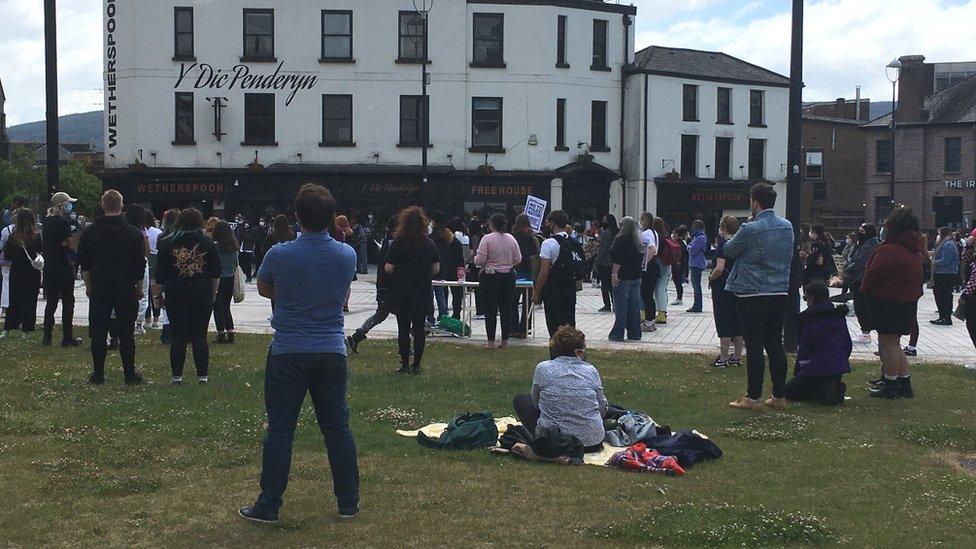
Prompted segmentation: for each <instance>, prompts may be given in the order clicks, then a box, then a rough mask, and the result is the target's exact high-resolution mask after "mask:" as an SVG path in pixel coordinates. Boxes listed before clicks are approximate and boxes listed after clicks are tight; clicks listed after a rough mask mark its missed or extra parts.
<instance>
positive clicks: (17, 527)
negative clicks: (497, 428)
mask: <svg viewBox="0 0 976 549" xmlns="http://www.w3.org/2000/svg"><path fill="white" fill-rule="evenodd" d="M39 337H40V336H39V335H38V336H37V338H36V339H39ZM238 341H239V343H238V344H237V345H236V346H232V347H223V346H220V347H218V346H214V347H213V348H212V349H211V353H212V366H211V380H212V381H211V383H210V385H209V386H202V387H201V386H197V385H195V384H194V383H189V384H187V385H184V386H183V387H175V388H174V387H170V386H169V385H168V380H169V366H168V359H167V358H166V357H167V354H166V347H163V346H161V345H159V344H158V343H156V342H153V341H151V340H150V338H148V337H146V338H143V339H141V340H140V342H139V348H138V357H137V362H138V367H139V369H140V370H141V371H142V373H143V375H144V376H145V377H146V378H147V380H149V381H151V383H150V384H147V385H144V386H141V387H136V388H128V387H124V386H123V385H122V380H121V377H122V375H121V368H120V366H119V363H118V357H117V355H116V354H114V353H112V354H110V356H109V380H108V382H107V384H106V385H105V386H103V387H94V388H93V387H87V386H86V385H85V384H84V379H85V376H86V375H87V372H88V367H89V366H88V365H89V356H88V351H87V348H80V349H70V350H64V349H61V348H59V347H55V348H50V349H42V348H40V347H39V346H37V342H36V341H34V339H32V340H30V341H29V342H27V341H24V340H23V339H20V338H18V337H13V338H11V339H8V340H6V341H2V342H0V370H2V375H0V493H2V494H3V497H4V499H5V500H6V501H5V502H4V505H2V506H0V540H3V544H5V545H14V546H39V545H86V546H89V545H107V546H120V545H152V546H163V545H178V546H187V545H227V546H243V545H248V546H264V545H280V546H312V545H333V544H341V545H360V546H361V545H369V546H382V545H387V544H394V545H406V544H411V545H419V544H423V545H461V544H465V545H472V544H478V545H486V544H498V545H514V544H519V545H535V546H539V545H556V546H574V545H575V546H595V545H606V544H611V545H625V544H626V545H632V544H638V545H669V546H670V545H686V546H715V545H733V544H734V545H742V544H749V545H757V544H758V545H790V544H823V545H834V544H851V545H860V546H907V545H910V544H911V545H915V544H923V545H928V544H936V543H942V544H945V545H947V546H950V547H962V546H972V545H971V544H972V543H973V539H974V538H976V477H973V476H970V475H969V474H967V473H966V472H964V471H963V470H962V469H961V468H960V467H958V465H956V463H957V461H958V459H959V458H960V456H966V455H972V454H976V405H974V402H976V399H974V397H973V385H974V380H976V377H974V376H973V375H972V373H970V372H965V371H963V370H962V369H961V368H959V367H958V366H951V367H950V366H938V365H924V366H919V367H918V368H917V369H916V371H915V378H914V386H915V390H916V393H917V394H918V396H917V397H916V398H915V399H914V400H912V401H903V402H888V401H878V400H875V399H869V398H867V397H866V391H865V389H864V388H863V383H864V381H865V380H867V379H868V378H869V377H871V376H873V375H876V365H863V364H862V365H858V366H856V368H855V373H854V374H852V375H850V376H848V379H847V383H848V385H849V387H850V389H849V394H850V395H851V396H853V397H854V399H853V400H851V401H849V402H848V404H847V405H846V406H844V407H841V408H833V409H832V408H821V407H813V406H801V405H794V406H791V407H790V408H789V410H787V411H785V412H765V413H759V414H755V413H749V412H743V411H737V410H732V409H729V408H727V407H726V403H728V402H729V401H730V400H732V399H733V397H736V396H738V395H740V394H741V392H742V391H743V390H744V386H745V372H744V371H743V370H742V369H734V370H725V371H710V370H708V369H707V368H705V367H703V366H702V365H703V364H705V363H706V362H707V360H708V358H706V357H700V356H687V355H663V354H637V353H610V352H600V351H591V352H590V360H591V362H593V363H594V364H595V365H596V366H597V367H598V369H599V370H600V372H601V374H602V375H603V380H604V384H605V385H606V392H607V395H608V397H609V398H610V400H611V401H612V402H615V403H619V404H622V405H624V406H627V407H632V408H636V409H640V410H644V411H646V412H648V413H649V414H650V415H651V416H652V417H654V419H655V420H657V421H658V422H659V423H661V424H666V425H670V426H671V427H672V428H675V429H680V428H696V429H698V430H699V431H701V432H704V433H706V434H708V435H709V436H711V438H712V439H713V440H714V441H715V442H716V443H717V444H718V445H719V446H721V447H722V449H723V450H724V451H725V456H724V457H723V458H722V459H720V460H717V461H713V462H707V463H702V464H699V465H698V466H696V467H694V468H693V469H691V470H690V471H689V473H688V475H687V476H686V477H684V478H670V477H663V476H657V475H639V474H634V473H627V472H623V471H618V470H610V469H601V468H598V467H588V466H587V467H564V466H556V465H541V464H534V463H528V462H522V461H516V460H514V459H509V458H501V457H493V456H490V455H488V453H487V452H484V451H473V452H440V451H435V450H429V449H426V448H423V447H421V446H420V445H418V444H417V443H416V442H415V441H412V440H408V439H403V438H399V437H396V436H394V434H393V430H394V428H396V427H401V426H408V425H409V426H419V425H421V424H424V423H427V422H428V421H431V420H447V419H449V418H451V417H453V415H455V414H456V413H457V412H461V411H468V410H481V409H490V410H492V411H494V412H495V414H496V416H501V415H508V414H510V408H511V398H512V396H513V395H514V394H515V393H516V392H524V391H525V390H527V389H528V387H529V384H530V382H531V378H532V371H533V367H534V366H535V364H536V362H537V361H538V360H539V359H540V358H542V356H541V353H542V352H543V351H542V349H512V350H509V351H505V352H495V353H492V354H488V353H485V352H482V351H481V350H480V348H478V349H476V348H474V347H468V346H459V345H455V344H451V343H438V344H435V345H432V346H430V347H428V354H427V358H426V360H427V362H426V364H425V367H426V372H425V373H424V375H423V376H422V377H420V378H405V377H399V376H396V375H394V374H393V373H392V369H393V368H394V367H395V363H396V360H395V358H394V352H395V350H394V343H393V342H373V341H370V342H368V343H366V344H365V345H364V346H363V347H362V348H361V350H360V352H361V354H359V355H356V356H354V357H353V358H352V360H351V361H350V366H351V368H350V371H351V374H350V406H351V410H352V428H353V431H354V433H355V436H356V442H357V444H358V446H359V460H360V467H361V471H362V498H363V501H362V504H363V513H362V514H361V515H360V517H358V518H357V519H355V520H354V521H349V522H339V520H338V518H337V517H336V505H335V500H334V498H333V496H332V489H331V486H330V485H331V481H330V477H329V473H328V465H327V462H326V460H325V457H324V455H323V447H322V441H321V436H320V435H319V433H318V431H317V428H316V426H315V423H314V419H313V415H312V413H311V405H310V404H309V403H308V402H306V406H305V410H304V412H303V416H302V419H301V423H300V425H299V430H298V434H297V439H296V444H295V457H294V462H293V467H292V476H291V484H290V486H289V489H288V492H287V493H286V494H285V506H284V507H283V509H282V521H281V523H280V524H279V525H278V526H273V527H262V526H257V525H253V524H249V523H245V522H244V521H242V520H241V519H240V518H238V517H237V508H238V507H239V506H241V505H244V504H249V503H251V502H252V501H253V498H254V497H255V496H256V495H257V490H258V486H257V480H258V473H259V470H260V464H261V461H260V456H261V452H260V448H261V439H262V431H263V426H262V424H263V421H264V404H263V388H262V384H263V366H264V361H263V357H264V355H265V352H266V351H265V349H266V346H267V343H268V338H267V337H264V336H240V337H239V339H238ZM709 358H710V357H709ZM188 371H190V372H192V366H191V365H190V364H188ZM188 381H193V378H192V376H191V377H190V378H188ZM767 392H768V389H767Z"/></svg>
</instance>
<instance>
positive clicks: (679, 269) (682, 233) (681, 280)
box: [671, 225, 690, 306]
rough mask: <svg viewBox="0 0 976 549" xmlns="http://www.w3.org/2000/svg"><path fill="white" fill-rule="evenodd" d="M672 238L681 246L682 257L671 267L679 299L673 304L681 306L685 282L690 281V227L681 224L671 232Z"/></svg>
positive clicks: (675, 291) (675, 290)
mask: <svg viewBox="0 0 976 549" xmlns="http://www.w3.org/2000/svg"><path fill="white" fill-rule="evenodd" d="M671 238H673V239H674V240H675V241H676V242H677V243H678V246H680V247H681V257H680V258H679V259H678V262H677V263H675V264H674V266H673V267H672V268H671V280H672V281H674V293H675V294H676V295H677V299H675V300H674V301H673V302H671V305H677V306H681V305H684V297H685V283H686V282H688V269H689V266H688V261H689V259H690V258H689V256H688V227H685V226H684V225H679V226H678V228H676V229H675V230H674V232H672V233H671Z"/></svg>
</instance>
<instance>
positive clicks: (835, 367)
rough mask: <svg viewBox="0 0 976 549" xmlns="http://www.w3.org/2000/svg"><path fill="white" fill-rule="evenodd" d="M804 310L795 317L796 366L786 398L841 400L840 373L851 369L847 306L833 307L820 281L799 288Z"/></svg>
mask: <svg viewBox="0 0 976 549" xmlns="http://www.w3.org/2000/svg"><path fill="white" fill-rule="evenodd" d="M803 291H804V296H803V299H804V300H805V301H806V302H807V309H806V310H805V311H803V312H802V313H800V314H799V315H798V317H797V323H798V326H797V339H798V341H799V349H798V351H797V354H796V369H795V370H794V376H793V379H791V380H789V381H788V382H787V384H786V399H787V400H797V401H810V402H817V403H820V404H826V405H830V406H833V405H837V404H841V403H843V402H844V394H845V392H846V390H847V386H846V385H845V384H844V383H843V382H842V381H841V376H843V375H844V374H847V373H850V371H851V362H850V358H851V350H852V348H853V344H852V342H851V335H850V332H848V330H847V320H846V318H845V317H846V316H847V305H841V306H839V307H834V305H833V304H832V303H831V302H830V291H829V290H828V289H827V285H826V284H824V283H823V282H822V281H820V280H814V281H813V282H810V283H809V284H807V285H806V287H804V289H803Z"/></svg>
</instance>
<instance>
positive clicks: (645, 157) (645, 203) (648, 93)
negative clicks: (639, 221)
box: [641, 72, 650, 213]
mask: <svg viewBox="0 0 976 549" xmlns="http://www.w3.org/2000/svg"><path fill="white" fill-rule="evenodd" d="M648 84H649V82H648V76H647V73H646V72H645V73H644V112H643V115H642V117H641V118H642V119H643V120H641V127H642V129H643V130H644V144H643V147H644V153H643V156H644V209H643V210H641V213H643V212H646V211H647V138H648V135H647V121H648V120H649V118H650V117H648V115H647V98H648V96H649V95H650V90H649V89H648Z"/></svg>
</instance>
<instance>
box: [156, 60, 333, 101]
mask: <svg viewBox="0 0 976 549" xmlns="http://www.w3.org/2000/svg"><path fill="white" fill-rule="evenodd" d="M284 65H285V62H284V61H282V62H280V63H278V66H277V67H275V70H274V72H271V73H264V74H262V73H252V72H251V68H250V67H248V66H247V65H234V66H233V67H232V68H230V69H221V68H217V67H214V66H213V65H211V64H209V63H191V64H189V65H187V64H186V63H182V64H181V65H180V77H179V78H178V79H177V80H176V85H175V86H173V87H174V88H179V87H180V86H181V85H182V84H184V83H186V84H188V85H190V86H192V87H193V89H195V90H204V89H208V90H234V89H237V90H242V91H253V90H289V91H291V93H290V94H288V97H287V98H285V106H288V105H291V100H292V99H294V98H295V94H297V93H298V92H300V91H302V90H310V89H312V88H314V87H315V84H316V83H317V82H318V77H317V76H315V75H314V74H309V73H307V72H306V73H302V72H294V73H285V74H282V68H283V67H284Z"/></svg>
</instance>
